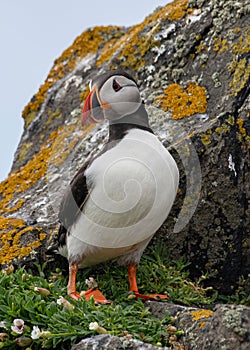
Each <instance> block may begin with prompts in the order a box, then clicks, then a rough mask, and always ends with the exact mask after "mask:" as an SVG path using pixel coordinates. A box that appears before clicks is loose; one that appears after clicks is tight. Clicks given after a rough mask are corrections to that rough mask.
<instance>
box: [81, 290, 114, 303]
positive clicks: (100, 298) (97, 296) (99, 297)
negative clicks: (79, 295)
mask: <svg viewBox="0 0 250 350" xmlns="http://www.w3.org/2000/svg"><path fill="white" fill-rule="evenodd" d="M84 297H85V299H86V300H89V299H90V298H94V301H95V303H96V304H110V303H111V301H110V300H107V299H106V298H105V296H104V295H103V294H102V292H101V291H100V290H99V289H98V288H97V287H95V288H92V289H89V290H87V291H86V292H85V293H84Z"/></svg>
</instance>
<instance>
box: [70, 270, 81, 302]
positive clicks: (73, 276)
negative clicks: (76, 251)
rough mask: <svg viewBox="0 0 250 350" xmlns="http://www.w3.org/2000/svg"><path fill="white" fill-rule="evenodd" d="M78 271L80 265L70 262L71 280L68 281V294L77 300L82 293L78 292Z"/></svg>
mask: <svg viewBox="0 0 250 350" xmlns="http://www.w3.org/2000/svg"><path fill="white" fill-rule="evenodd" d="M77 271H78V265H77V264H70V265H69V282H68V288H67V294H68V295H69V296H70V297H71V298H72V299H75V300H78V299H79V298H81V296H80V294H78V293H76V274H77Z"/></svg>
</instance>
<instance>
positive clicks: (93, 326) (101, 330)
mask: <svg viewBox="0 0 250 350" xmlns="http://www.w3.org/2000/svg"><path fill="white" fill-rule="evenodd" d="M89 330H90V331H96V332H98V333H100V334H107V333H108V332H107V331H106V329H105V328H103V327H101V326H99V324H98V323H97V322H90V324H89Z"/></svg>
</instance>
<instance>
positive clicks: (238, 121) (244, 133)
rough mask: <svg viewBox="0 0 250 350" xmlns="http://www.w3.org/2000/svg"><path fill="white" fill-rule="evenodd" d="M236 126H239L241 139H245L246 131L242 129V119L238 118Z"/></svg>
mask: <svg viewBox="0 0 250 350" xmlns="http://www.w3.org/2000/svg"><path fill="white" fill-rule="evenodd" d="M237 124H238V125H239V131H240V133H241V135H242V136H243V137H246V135H247V131H246V129H245V128H244V127H243V124H244V120H243V119H242V118H238V120H237Z"/></svg>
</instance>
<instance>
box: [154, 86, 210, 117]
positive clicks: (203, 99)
mask: <svg viewBox="0 0 250 350" xmlns="http://www.w3.org/2000/svg"><path fill="white" fill-rule="evenodd" d="M156 101H157V102H160V107H161V108H162V109H163V110H164V111H167V110H171V111H172V118H173V119H182V118H184V117H189V116H191V115H193V114H195V113H205V112H206V110H207V96H206V88H205V87H202V86H198V85H196V84H195V83H192V82H190V83H189V84H188V86H187V88H186V90H184V89H183V87H182V86H180V85H179V84H171V85H169V86H168V87H167V88H166V90H164V95H163V96H160V97H158V98H157V99H156Z"/></svg>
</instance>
